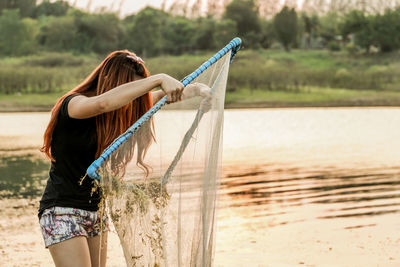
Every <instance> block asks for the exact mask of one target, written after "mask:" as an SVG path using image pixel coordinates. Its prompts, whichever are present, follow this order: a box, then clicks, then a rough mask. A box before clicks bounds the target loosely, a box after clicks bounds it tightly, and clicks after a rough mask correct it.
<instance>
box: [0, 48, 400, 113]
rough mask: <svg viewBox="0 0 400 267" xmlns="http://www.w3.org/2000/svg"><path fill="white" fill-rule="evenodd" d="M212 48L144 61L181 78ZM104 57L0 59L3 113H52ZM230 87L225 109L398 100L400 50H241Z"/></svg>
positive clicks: (65, 55) (154, 69)
mask: <svg viewBox="0 0 400 267" xmlns="http://www.w3.org/2000/svg"><path fill="white" fill-rule="evenodd" d="M213 53H214V52H204V53H195V54H192V55H189V54H186V55H181V56H159V57H155V58H148V59H145V62H146V65H147V67H148V68H149V70H150V72H151V73H152V74H156V73H167V74H169V75H171V76H173V77H176V78H177V79H182V78H184V77H185V76H186V75H188V74H189V73H191V72H192V71H193V70H194V69H195V68H197V67H198V66H199V65H200V64H201V63H203V62H204V61H205V60H207V59H208V58H209V57H210V56H212V55H213ZM101 60H102V59H101V58H99V57H98V56H96V55H73V54H68V53H44V54H37V55H33V56H26V57H18V58H11V57H8V58H1V59H0V110H3V111H6V110H7V111H10V110H14V111H15V110H19V109H20V110H29V109H32V110H48V109H49V108H50V107H51V106H52V105H53V104H54V103H55V101H56V99H57V98H58V97H59V96H61V95H62V94H64V93H65V92H67V91H69V90H71V89H72V88H74V87H75V86H76V85H78V84H79V83H81V82H82V80H83V79H84V78H85V77H86V76H87V75H88V74H90V72H91V71H92V70H93V69H94V68H95V67H96V66H97V65H98V64H99V63H100V62H101ZM336 88H341V89H336ZM227 89H228V93H227V96H226V100H227V106H228V107H245V106H249V107H250V106H296V105H298V106H329V105H333V106H335V105H348V106H356V105H391V106H392V105H398V104H399V103H400V101H399V92H400V52H393V53H390V54H374V55H354V56H350V55H348V54H347V53H345V52H335V53H332V52H329V51H324V50H293V51H292V52H290V53H287V52H285V51H283V50H273V49H270V50H262V49H261V50H243V51H240V52H239V53H238V55H237V56H236V58H235V60H234V61H233V64H232V65H231V67H230V73H229V80H228V86H227Z"/></svg>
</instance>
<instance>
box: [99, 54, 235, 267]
mask: <svg viewBox="0 0 400 267" xmlns="http://www.w3.org/2000/svg"><path fill="white" fill-rule="evenodd" d="M230 54H231V53H230V52H228V53H227V54H226V55H225V56H223V57H222V58H221V59H219V60H218V61H217V62H216V63H215V64H213V65H212V66H211V67H209V68H208V69H206V70H205V71H204V72H203V73H202V74H200V75H199V76H198V77H197V78H196V79H195V80H194V81H193V82H198V83H204V84H206V85H208V86H209V87H210V88H211V95H212V98H211V99H209V98H202V97H201V96H195V97H192V98H189V99H186V100H183V101H181V102H177V103H174V104H169V105H166V106H164V108H162V109H161V110H160V111H158V112H157V113H155V114H154V115H153V117H152V118H151V119H150V120H149V121H147V122H146V123H144V124H143V125H142V126H141V127H140V128H139V130H137V131H136V132H135V133H134V134H133V135H132V136H130V137H129V138H128V140H126V141H125V142H124V143H123V144H122V145H121V146H120V147H119V148H118V149H117V150H116V151H114V152H113V153H112V154H111V155H110V156H109V157H108V159H107V160H106V161H104V163H103V164H102V165H101V166H100V168H99V170H98V172H97V173H98V174H99V175H100V177H101V178H100V186H101V188H102V191H103V195H104V200H103V202H102V204H101V205H102V207H101V210H102V211H103V212H107V213H108V215H109V217H110V218H111V220H112V222H113V224H114V227H115V229H116V232H117V233H118V236H119V238H120V241H121V245H122V248H123V252H124V256H125V259H126V263H127V265H128V266H210V265H211V263H212V258H213V254H214V253H213V252H214V238H215V220H216V214H215V211H216V200H217V187H218V184H219V179H220V166H221V151H222V148H221V146H222V126H223V109H224V98H225V88H226V82H227V76H228V69H229V63H230V58H231V55H230ZM152 132H154V138H153V136H152ZM142 158H143V160H142Z"/></svg>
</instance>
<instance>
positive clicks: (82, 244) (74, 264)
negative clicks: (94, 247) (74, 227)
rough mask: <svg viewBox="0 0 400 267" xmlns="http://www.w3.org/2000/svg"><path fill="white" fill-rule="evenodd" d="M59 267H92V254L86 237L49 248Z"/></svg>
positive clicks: (76, 238) (69, 240)
mask: <svg viewBox="0 0 400 267" xmlns="http://www.w3.org/2000/svg"><path fill="white" fill-rule="evenodd" d="M49 250H50V253H51V256H52V257H53V261H54V264H55V265H56V266H57V267H90V266H91V264H90V252H89V246H88V242H87V241H86V237H85V236H78V237H73V238H71V239H68V240H65V241H62V242H60V243H57V244H54V245H51V246H49Z"/></svg>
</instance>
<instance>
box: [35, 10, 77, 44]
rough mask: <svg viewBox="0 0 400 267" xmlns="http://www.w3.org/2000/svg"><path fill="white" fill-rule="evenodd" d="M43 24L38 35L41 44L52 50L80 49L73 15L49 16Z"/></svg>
mask: <svg viewBox="0 0 400 267" xmlns="http://www.w3.org/2000/svg"><path fill="white" fill-rule="evenodd" d="M43 24H44V25H42V27H41V30H40V34H39V36H38V40H39V43H40V44H41V45H43V46H44V47H46V48H47V49H49V50H54V51H81V48H80V45H79V41H78V29H77V26H76V24H75V20H74V17H72V16H64V17H49V19H48V20H47V21H46V22H44V23H43Z"/></svg>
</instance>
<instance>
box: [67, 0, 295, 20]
mask: <svg viewBox="0 0 400 267" xmlns="http://www.w3.org/2000/svg"><path fill="white" fill-rule="evenodd" d="M279 1H280V2H282V3H283V2H284V0H279ZM297 1H298V3H302V2H303V0H297ZM68 2H70V3H71V4H73V5H74V6H76V7H79V8H82V9H86V10H87V9H89V10H90V11H95V10H97V9H99V8H101V7H106V8H107V9H111V10H118V9H119V6H120V5H122V8H121V14H120V16H122V17H124V16H126V15H130V14H133V13H137V12H138V11H139V10H141V9H142V8H144V7H146V6H153V7H156V8H160V7H161V5H162V4H163V2H165V3H166V7H167V8H168V6H169V5H170V4H171V3H172V2H174V0H147V1H146V0H115V1H113V0H92V1H91V0H68ZM192 2H193V0H192ZM203 2H207V1H203ZM89 3H90V5H89ZM88 5H89V6H88ZM88 7H89V8H88Z"/></svg>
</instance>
